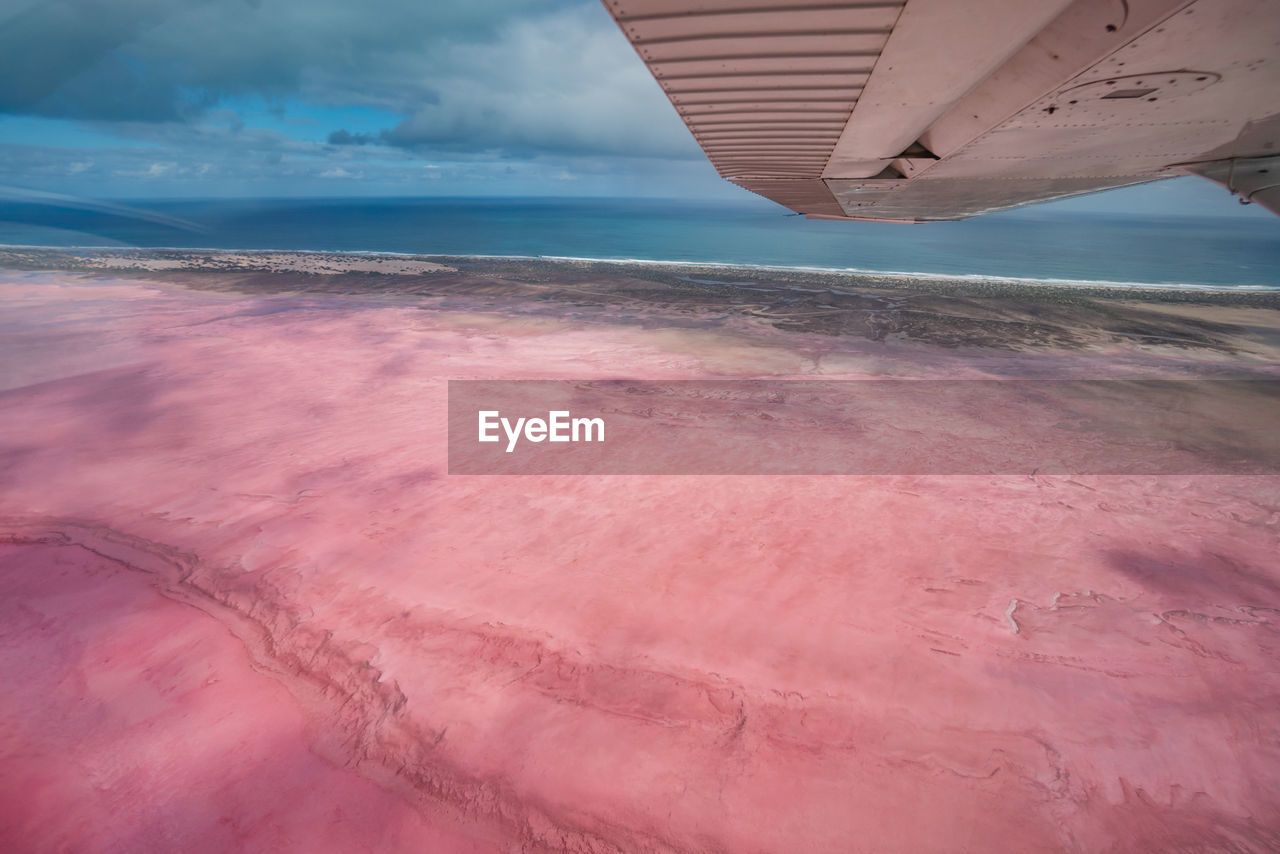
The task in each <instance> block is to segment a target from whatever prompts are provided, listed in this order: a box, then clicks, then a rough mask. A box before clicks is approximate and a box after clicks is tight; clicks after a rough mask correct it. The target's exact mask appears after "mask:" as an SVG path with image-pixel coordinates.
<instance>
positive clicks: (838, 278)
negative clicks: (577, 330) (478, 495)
mask: <svg viewBox="0 0 1280 854" xmlns="http://www.w3.org/2000/svg"><path fill="white" fill-rule="evenodd" d="M280 257H288V258H312V259H315V260H316V262H317V263H316V264H315V266H314V268H313V269H305V268H303V267H300V266H298V265H287V266H282V265H281V264H280V263H279V262H278V261H277V262H276V263H274V264H273V263H271V259H278V258H280ZM264 258H265V259H268V260H267V263H255V262H256V261H257V259H264ZM107 259H111V260H113V261H114V260H116V259H119V260H120V261H137V262H139V263H137V264H129V263H104V262H105V261H106V260H107ZM320 261H323V262H324V264H323V265H322V264H320V263H319V262H320ZM344 261H345V262H346V263H345V265H344V264H343V262H344ZM371 261H373V262H374V263H372V264H371ZM379 261H380V262H381V263H382V264H383V265H385V269H378V268H377V262H379ZM94 262H98V263H94ZM477 262H483V263H486V264H490V265H493V267H494V268H496V269H493V271H494V272H515V271H516V270H512V269H507V270H503V269H501V268H503V267H507V268H512V267H516V268H521V269H519V270H518V271H519V272H529V271H530V270H529V268H530V267H533V268H535V269H536V268H537V267H542V266H546V267H547V268H549V269H548V270H547V271H548V272H549V271H553V270H554V268H555V267H556V266H560V267H562V268H567V269H576V270H579V271H583V270H585V271H596V270H598V271H602V272H611V273H622V274H630V275H638V276H639V277H642V278H645V277H650V276H652V275H654V274H657V275H662V274H664V273H665V274H670V275H673V276H677V277H679V276H681V275H693V274H698V273H702V274H707V273H714V274H719V275H737V276H738V280H735V281H724V282H720V281H701V280H694V281H695V282H697V283H699V284H713V285H718V286H723V287H730V288H735V287H736V288H749V287H750V286H752V285H757V284H760V283H759V282H754V281H750V279H751V277H753V276H754V277H759V276H760V275H761V274H765V275H767V276H768V278H769V282H768V285H769V286H770V287H779V286H781V287H788V288H789V289H792V290H803V289H804V286H805V285H809V286H811V289H813V290H816V291H826V290H836V291H854V290H856V289H858V288H866V287H874V288H885V289H894V290H900V289H905V290H911V289H916V290H921V291H928V292H936V293H952V294H955V295H959V296H1019V297H1032V298H1035V297H1043V298H1047V299H1055V298H1056V299H1062V298H1070V297H1079V296H1082V295H1088V296H1090V297H1104V298H1118V299H1138V300H1144V301H1145V300H1152V299H1155V300H1170V301H1177V302H1187V301H1193V302H1200V301H1209V302H1212V303H1215V304H1217V303H1218V302H1219V298H1221V297H1231V298H1232V299H1230V300H1228V302H1230V303H1231V304H1241V303H1240V302H1239V301H1238V300H1237V299H1236V298H1238V297H1245V298H1250V299H1246V300H1245V301H1244V304H1248V305H1258V306H1260V307H1261V306H1266V307H1280V284H1278V285H1276V286H1274V287H1267V286H1262V285H1234V286H1227V285H1206V284H1195V283H1174V282H1162V283H1155V282H1136V281H1108V280H1075V279H1054V278H1034V277H1025V278H1023V277H1019V278H1014V277H1008V276H995V275H986V274H976V273H975V274H946V273H930V272H916V271H889V270H871V269H860V268H840V267H819V266H813V267H809V266H782V265H765V264H739V263H733V262H720V261H680V260H667V259H647V258H588V257H579V256H563V255H492V254H436V253H433V254H418V253H410V252H384V251H373V250H367V251H366V250H360V251H353V250H327V249H219V248H213V247H207V248H185V247H147V248H138V247H118V246H39V245H25V244H0V268H5V269H23V270H34V269H40V270H49V271H59V272H95V271H97V272H143V273H156V272H171V271H182V272H257V273H304V274H307V273H310V274H316V275H341V274H348V273H371V274H374V275H404V274H418V273H426V272H435V270H434V269H433V268H434V267H451V266H467V265H471V264H475V263H477ZM406 265H408V266H412V265H417V269H396V268H403V267H404V266H406ZM322 267H328V269H322ZM335 267H341V268H340V269H339V268H335ZM1252 298H1260V299H1252ZM1056 299H1055V301H1056Z"/></svg>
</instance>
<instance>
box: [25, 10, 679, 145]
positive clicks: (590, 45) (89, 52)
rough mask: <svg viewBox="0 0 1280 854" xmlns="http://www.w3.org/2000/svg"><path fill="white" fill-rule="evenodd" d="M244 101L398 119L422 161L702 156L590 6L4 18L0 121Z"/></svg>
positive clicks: (196, 114)
mask: <svg viewBox="0 0 1280 854" xmlns="http://www.w3.org/2000/svg"><path fill="white" fill-rule="evenodd" d="M2 15H3V13H0V16H2ZM244 96H259V97H262V98H264V99H267V100H269V101H275V102H278V101H280V100H282V99H284V100H287V99H290V98H296V99H302V100H305V101H307V102H310V103H316V104H324V105H338V106H341V105H347V106H366V107H375V108H377V109H380V110H384V111H387V112H390V113H394V114H397V115H399V116H402V117H403V120H402V121H400V122H399V123H397V124H395V125H394V126H392V127H388V128H385V129H384V130H386V135H385V137H383V138H382V140H383V141H385V142H387V143H389V144H392V145H398V146H401V147H404V148H408V149H413V150H420V149H424V148H439V149H444V150H449V151H453V152H458V151H465V150H468V149H477V150H486V151H501V152H504V153H507V154H509V155H513V156H522V157H524V156H531V155H532V154H536V153H538V152H567V153H626V154H642V155H656V156H679V157H688V156H693V152H695V151H696V150H695V149H694V148H693V147H692V143H691V142H690V141H689V140H688V139H687V134H685V132H684V130H683V127H682V126H681V125H680V123H679V121H678V119H677V118H676V117H675V115H674V112H673V111H672V110H671V108H670V106H669V105H668V104H667V103H666V100H665V99H664V98H663V97H662V96H661V93H660V92H659V91H658V88H657V86H656V84H654V82H653V81H652V80H651V79H650V78H649V76H648V73H647V72H646V71H645V69H644V68H643V66H642V65H641V63H640V62H639V60H638V59H637V58H636V57H635V55H634V53H633V52H632V51H631V48H630V46H629V45H628V44H627V43H626V40H625V39H624V38H623V37H622V35H621V33H619V32H618V30H617V27H616V26H615V25H614V23H613V21H612V20H611V19H610V18H609V17H608V15H607V14H606V13H605V12H604V10H603V8H602V7H601V6H600V5H599V4H598V3H596V2H594V0H585V2H583V0H577V1H576V2H575V0H469V2H467V3H445V2H423V0H366V2H363V3H358V4H357V3H352V2H349V0H260V2H255V3H249V2H246V0H41V2H28V3H26V4H25V5H23V6H21V7H19V8H17V9H16V10H14V11H12V12H11V13H10V14H9V15H8V16H7V17H0V112H8V113H12V114H26V115H41V116H50V117H58V118H72V119H81V120H91V121H103V122H123V121H133V122H153V123H156V122H188V123H191V122H198V121H201V120H204V119H206V118H207V116H208V114H209V112H210V110H211V109H212V108H214V107H216V106H217V104H218V103H219V102H221V101H223V100H225V99H226V98H230V97H244ZM371 141H374V137H373V136H371V135H369V134H364V133H360V132H356V131H350V130H347V129H346V128H335V129H334V130H333V134H332V137H331V143H332V144H334V145H365V144H368V143H369V142H371Z"/></svg>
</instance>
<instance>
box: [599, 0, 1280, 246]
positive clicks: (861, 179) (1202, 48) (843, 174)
mask: <svg viewBox="0 0 1280 854" xmlns="http://www.w3.org/2000/svg"><path fill="white" fill-rule="evenodd" d="M605 5H606V6H607V7H608V8H609V10H610V12H611V13H612V14H613V15H614V17H615V18H616V19H617V20H618V23H619V25H620V26H621V28H622V30H623V32H624V33H626V34H627V36H628V38H630V39H631V41H632V43H633V45H635V48H636V50H637V52H638V53H639V54H640V56H641V57H642V58H643V59H644V61H645V62H646V64H647V65H648V66H649V68H650V70H651V71H652V73H653V75H654V77H655V78H656V79H657V80H658V82H659V84H660V85H661V86H662V88H663V89H664V91H665V92H666V93H667V96H668V98H669V99H670V100H671V102H672V104H673V105H674V106H675V108H676V110H677V111H678V112H679V114H680V115H681V117H682V118H683V119H684V121H685V124H686V125H687V126H688V127H689V129H690V131H691V132H692V133H693V135H694V137H695V138H696V139H697V141H698V143H699V144H700V145H701V146H702V148H703V151H705V152H706V154H707V156H708V157H709V158H710V160H711V162H712V163H713V164H714V165H715V167H716V169H717V170H718V171H719V173H720V174H721V175H722V176H724V177H725V178H727V179H729V180H731V181H733V182H734V183H736V184H738V185H739V186H742V187H745V188H747V189H749V190H751V191H752V192H756V193H759V194H761V195H764V196H766V197H768V198H770V199H773V200H774V201H777V202H779V203H780V204H783V205H785V206H787V207H790V208H792V209H793V210H796V211H798V212H801V213H808V214H813V215H819V216H845V217H849V218H856V219H874V220H897V221H907V222H914V221H926V220H938V219H959V218H964V217H967V216H973V215H975V214H979V213H984V212H988V211H992V210H1000V209H1003V208H1007V207H1013V206H1017V205H1022V204H1028V203H1031V202H1035V201H1043V200H1047V199H1053V198H1061V197H1064V196H1072V195H1079V194H1082V193H1087V192H1094V191H1097V190H1101V189H1107V188H1109V187H1118V186H1126V185H1129V184H1134V183H1142V182H1145V181H1150V180H1156V179H1159V178H1165V177H1172V176H1174V175H1178V174H1188V173H1191V174H1200V175H1204V176H1206V177H1209V178H1211V179H1213V180H1218V181H1220V182H1221V183H1223V184H1225V185H1226V186H1227V187H1228V188H1229V189H1231V190H1232V191H1233V192H1236V193H1237V194H1238V195H1240V196H1241V198H1242V200H1244V201H1257V202H1259V203H1262V204H1264V205H1266V206H1268V207H1273V206H1274V205H1275V203H1276V199H1275V197H1276V195H1277V193H1278V192H1280V190H1278V189H1277V187H1276V186H1275V185H1272V184H1269V183H1268V182H1267V179H1266V177H1265V176H1266V175H1267V174H1269V173H1268V172H1263V173H1262V177H1260V178H1259V179H1258V180H1254V179H1249V180H1245V179H1243V178H1239V177H1237V176H1240V175H1244V174H1245V173H1246V171H1247V169H1246V168H1245V166H1248V168H1253V166H1256V163H1255V161H1256V160H1257V158H1261V157H1270V156H1273V154H1274V151H1275V150H1278V149H1280V122H1277V121H1272V120H1270V119H1268V118H1267V117H1274V116H1276V115H1277V114H1278V113H1280V51H1277V49H1276V45H1280V12H1278V11H1277V7H1276V5H1275V0H1039V2H1026V0H903V2H883V3H878V2H830V0H827V2H823V0H809V2H804V0H781V1H780V0H764V2H763V3H751V2H749V0H695V2H692V3H681V2H679V0H605ZM1236 162H1240V163H1241V164H1245V166H1242V168H1241V169H1240V170H1237V169H1235V168H1234V166H1233V165H1232V164H1235V163H1236ZM1249 164H1253V165H1249ZM1260 168H1261V167H1260ZM1264 185H1265V186H1264Z"/></svg>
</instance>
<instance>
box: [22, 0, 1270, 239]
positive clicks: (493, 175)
mask: <svg viewBox="0 0 1280 854" xmlns="http://www.w3.org/2000/svg"><path fill="white" fill-rule="evenodd" d="M32 190H34V191H41V192H45V193H61V194H66V195H72V196H78V197H89V198H100V199H147V198H153V199H154V198H217V197H238V198H242V197H249V198H255V197H257V198H279V197H293V196H321V197H355V196H460V195H461V196H524V195H529V196H610V197H631V196H653V197H668V198H694V199H709V200H714V199H737V200H740V201H742V202H743V203H744V204H749V203H753V202H752V201H751V200H752V199H753V198H754V197H752V196H751V195H750V194H749V193H747V192H746V191H744V190H741V189H738V188H736V187H734V186H733V185H731V184H729V183H727V182H725V181H723V180H721V179H720V178H719V177H718V176H717V175H716V174H715V171H714V170H713V169H712V167H711V166H710V164H709V163H708V162H707V161H706V159H705V158H704V157H703V156H702V153H701V152H700V150H699V149H698V147H697V145H696V144H695V143H694V141H693V139H692V137H691V136H690V135H689V133H688V131H687V130H686V129H685V127H684V125H683V124H682V123H681V121H680V119H679V117H678V116H677V115H676V113H675V111H674V109H673V108H672V107H671V105H670V104H669V103H668V102H667V100H666V98H665V96H664V95H663V94H662V92H661V90H660V89H659V87H658V85H657V83H656V82H654V80H653V79H652V78H651V77H650V75H649V73H648V71H647V70H646V69H645V67H644V65H643V63H641V61H640V59H639V58H638V57H637V56H636V54H635V52H634V51H633V50H632V48H631V46H630V45H629V44H628V43H627V41H626V39H625V38H624V37H623V36H622V34H621V32H620V31H619V30H618V28H617V26H616V25H615V24H614V22H613V20H612V19H611V18H610V17H609V15H608V13H607V12H606V11H605V9H604V7H603V5H602V4H601V3H600V2H599V0H360V2H356V0H0V195H9V196H13V195H21V194H22V193H23V192H24V191H32ZM759 203H763V204H770V203H765V202H759ZM1055 205H1056V206H1057V207H1058V208H1060V209H1063V210H1076V211H1098V210H1100V211H1109V212H1120V213H1125V212H1132V213H1160V212H1168V211H1170V210H1187V211H1194V212H1196V213H1200V214H1209V215H1223V216H1227V215H1240V214H1241V213H1245V214H1249V213H1252V211H1242V210H1241V209H1240V206H1239V205H1238V204H1237V203H1236V201H1235V200H1234V199H1232V198H1231V197H1230V195H1229V194H1227V193H1226V192H1225V191H1223V190H1221V189H1220V188H1218V187H1216V186H1213V185H1210V184H1208V183H1207V182H1203V181H1201V180H1199V179H1190V178H1189V179H1178V180H1175V181H1169V182H1163V183H1161V184H1159V185H1153V186H1146V187H1138V188H1131V189H1127V190H1115V191H1111V192H1108V193H1104V194H1100V195H1098V196H1094V197H1088V198H1084V199H1076V200H1071V201H1067V202H1059V203H1055Z"/></svg>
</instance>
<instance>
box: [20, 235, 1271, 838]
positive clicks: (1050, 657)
mask: <svg viewBox="0 0 1280 854" xmlns="http://www.w3.org/2000/svg"><path fill="white" fill-rule="evenodd" d="M0 306H2V307H3V310H2V311H0V329H3V335H0V395H2V398H0V406H2V407H3V411H4V413H5V415H4V418H3V419H0V591H2V592H0V610H2V611H3V614H4V616H3V619H0V675H2V677H3V680H4V682H5V684H7V685H9V686H12V687H11V689H10V690H7V691H5V692H2V693H0V720H2V721H3V726H0V765H3V766H5V767H7V768H8V769H10V773H7V774H0V789H2V790H3V797H0V801H2V802H3V804H4V806H3V807H0V847H6V848H8V849H10V850H77V851H115V850H148V849H150V850H155V849H172V850H187V851H222V850H227V849H228V848H232V847H234V848H238V849H240V850H246V851H268V850H309V851H335V852H336V851H351V850H372V849H376V850H386V851H411V850H412V851H422V850H433V851H449V852H452V851H474V852H490V851H492V852H514V851H523V852H558V851H571V852H587V851H591V852H748V851H749V852H793V851H812V852H858V851H865V852H876V853H877V854H885V852H902V854H909V853H910V854H915V853H916V852H923V851H930V852H933V851H948V852H951V851H954V852H962V851H963V852H968V851H972V852H980V851H1018V852H1058V851H1072V852H1147V851H1164V850H1178V851H1239V852H1266V851H1274V850H1276V849H1277V848H1280V796H1278V795H1277V792H1280V704H1277V702H1276V697H1277V694H1278V693H1280V665H1278V664H1277V662H1278V661H1280V563H1278V562H1277V560H1276V555H1277V554H1280V478H1277V477H1276V476H1274V475H1255V476H1240V475H1236V476H1230V475H1227V474H1218V475H1215V474H1199V475H1192V474H1185V475H1183V474H1169V475H1161V476H1128V475H1117V476H1099V475H1087V476H1086V475H1078V476H1077V475H1071V474H1056V475H1052V476H1046V475H1036V474H1031V475H1018V476H978V475H974V476H936V475H929V474H911V475H882V476H866V477H858V476H788V477H733V476H719V475H712V476H680V475H668V476H658V475H632V476H582V477H565V476H527V477H484V476H465V475H450V474H449V473H448V470H449V466H448V454H447V444H448V443H447V435H446V427H447V421H448V407H447V382H448V380H450V379H491V380H497V379H521V378H528V379H576V380H608V379H636V380H670V381H674V380H693V379H708V378H729V379H737V378H742V379H746V378H773V379H803V378H808V379H813V378H821V379H829V380H840V379H849V380H853V379H875V378H895V379H934V380H939V379H969V380H978V379H1047V378H1058V379H1106V378H1115V379H1161V378H1164V379H1183V378H1192V379H1194V378H1221V377H1241V376H1247V377H1250V378H1254V379H1264V380H1265V379H1272V380H1274V379H1277V378H1280V295H1276V294H1271V293H1256V292H1197V291H1190V290H1184V291H1158V290H1146V289H1144V290H1136V289H1135V290H1124V289H1103V288H1099V289H1084V288H1066V287H1062V288H1050V287H1029V286H1020V285H1016V284H1013V283H1008V282H973V281H965V282H956V281H952V282H948V281H945V280H937V281H924V280H901V279H894V278H892V277H879V278H878V277H865V276H864V277H858V276H851V275H844V276H840V275H836V274H824V273H800V272H796V273H786V272H779V271H762V270H754V271H753V270H750V269H748V268H742V269H735V270H720V271H711V272H709V271H708V270H707V269H705V268H692V267H681V266H678V265H673V266H669V267H660V266H652V265H648V266H646V265H635V266H627V265H617V264H615V265H600V264H592V263H590V262H553V261H548V260H536V259H509V260H502V259H478V258H465V257H456V258H443V257H431V258H414V257H412V256H359V255H356V256H338V255H333V254H329V253H315V254H307V253H300V254H293V253H221V252H216V253H202V252H197V251H194V250H172V251H157V252H142V251H139V250H129V251H127V252H109V253H98V252H93V251H88V250H85V251H69V250H36V249H23V248H8V249H0ZM1009 417H1010V416H1009V415H1008V414H1007V413H1005V412H1002V411H995V412H992V413H990V426H991V427H992V428H993V429H994V428H998V427H1002V426H1012V425H1002V423H1001V419H1002V418H1009ZM1082 441H1083V440H1082ZM20 842H21V845H19V843H20Z"/></svg>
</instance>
